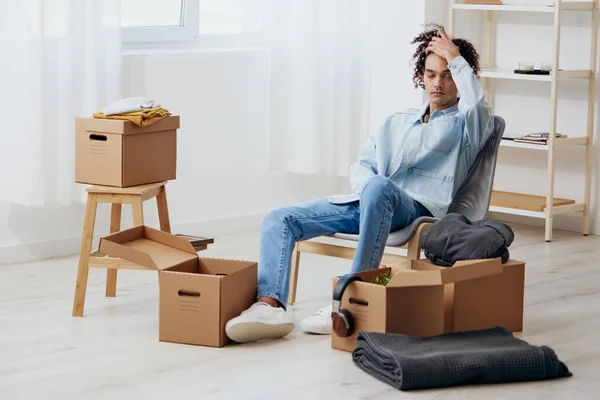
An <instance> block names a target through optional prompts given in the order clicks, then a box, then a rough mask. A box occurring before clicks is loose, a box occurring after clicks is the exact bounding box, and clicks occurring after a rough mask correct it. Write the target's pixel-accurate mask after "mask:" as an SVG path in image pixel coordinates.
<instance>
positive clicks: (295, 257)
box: [288, 243, 301, 305]
mask: <svg viewBox="0 0 600 400" xmlns="http://www.w3.org/2000/svg"><path fill="white" fill-rule="evenodd" d="M299 245H300V244H299V243H296V245H295V246H294V251H293V252H292V270H291V271H290V274H291V275H290V293H289V296H288V304H290V305H291V304H294V303H295V302H296V289H297V288H298V269H299V268H300V254H301V253H300V251H299V249H298V247H299Z"/></svg>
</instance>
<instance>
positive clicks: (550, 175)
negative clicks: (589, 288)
mask: <svg viewBox="0 0 600 400" xmlns="http://www.w3.org/2000/svg"><path fill="white" fill-rule="evenodd" d="M599 2H600V0H589V1H561V0H554V4H553V5H552V6H527V5H509V4H504V5H486V4H463V2H462V0H450V20H449V24H448V27H447V31H448V32H449V33H450V34H451V35H453V34H454V17H455V13H456V12H468V11H470V12H485V13H486V39H487V42H486V49H487V53H486V58H485V64H484V65H483V67H482V70H481V73H480V76H481V78H483V84H484V88H485V91H486V98H488V99H489V102H490V104H491V105H492V107H493V93H492V85H491V81H492V80H503V79H513V80H521V81H538V82H548V83H549V84H550V93H549V96H550V104H551V107H550V116H549V126H548V129H543V128H540V131H542V130H543V131H547V132H549V133H550V139H549V141H548V142H549V143H548V144H547V145H538V144H529V143H522V142H514V141H510V140H502V142H501V146H502V147H505V148H518V149H523V150H536V151H546V152H547V153H548V163H547V190H546V196H534V195H530V194H524V193H507V192H498V191H494V193H493V195H492V205H491V207H490V210H491V211H495V212H500V213H508V214H514V215H524V216H529V217H537V218H544V219H545V220H546V221H545V222H546V224H545V225H546V232H545V239H546V241H548V242H550V241H551V240H552V221H553V216H554V215H557V214H566V213H575V212H579V213H582V214H583V218H582V233H583V234H584V235H586V236H587V235H588V234H589V229H590V215H589V209H590V199H591V183H592V163H593V132H594V107H595V104H594V102H595V96H594V91H595V86H596V52H597V47H598V4H599ZM565 11H578V12H588V13H589V14H590V17H591V29H590V31H591V32H590V35H591V49H590V61H589V69H579V70H561V69H560V66H559V56H560V46H561V43H560V32H561V16H562V13H563V12H565ZM496 12H525V13H550V14H553V16H554V34H553V37H552V50H553V52H552V71H551V73H550V75H524V74H515V73H514V71H513V69H506V68H498V67H497V66H496V65H495V62H494V54H495V49H494V48H493V45H494V43H495V40H494V34H495V32H494V29H493V28H494V24H495V21H494V18H495V13H496ZM559 79H585V80H587V81H588V110H587V111H588V115H587V129H586V134H585V135H575V137H569V138H555V137H554V134H555V133H556V117H557V107H558V80H559ZM507 129H508V130H509V131H510V130H512V131H513V132H518V130H515V129H519V127H514V126H511V124H510V121H507ZM507 136H508V135H507ZM520 136H522V135H520ZM569 136H571V134H570V135H569ZM561 146H583V147H585V149H586V153H585V184H584V188H583V192H584V196H583V198H584V202H583V203H576V202H575V201H574V200H569V199H558V198H555V197H554V161H555V157H556V154H555V151H554V150H555V149H556V148H557V147H561Z"/></svg>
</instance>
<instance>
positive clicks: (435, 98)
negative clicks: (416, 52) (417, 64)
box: [423, 53, 458, 110]
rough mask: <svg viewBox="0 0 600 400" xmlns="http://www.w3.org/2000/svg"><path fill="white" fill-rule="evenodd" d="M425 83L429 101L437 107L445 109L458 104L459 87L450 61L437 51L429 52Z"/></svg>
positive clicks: (424, 76)
mask: <svg viewBox="0 0 600 400" xmlns="http://www.w3.org/2000/svg"><path fill="white" fill-rule="evenodd" d="M423 84H424V85H425V91H426V92H427V96H428V97H429V101H430V103H431V104H432V105H433V106H434V107H435V108H437V109H441V110H443V109H444V108H448V107H450V106H453V105H454V104H456V101H457V97H458V89H457V88H456V85H455V84H454V80H453V79H452V74H451V73H450V70H449V69H448V63H447V62H446V60H445V59H444V58H442V57H440V56H438V55H437V54H435V53H431V54H429V55H428V56H427V59H426V60H425V72H424V74H423Z"/></svg>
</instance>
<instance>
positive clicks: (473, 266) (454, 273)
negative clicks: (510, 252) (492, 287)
mask: <svg viewBox="0 0 600 400" xmlns="http://www.w3.org/2000/svg"><path fill="white" fill-rule="evenodd" d="M411 267H412V269H413V270H416V271H427V272H431V271H434V272H437V273H439V274H440V280H441V282H442V283H444V284H446V283H454V282H460V281H465V280H468V279H477V278H481V277H484V276H489V275H495V274H501V273H502V260H501V259H500V258H490V259H481V260H462V261H457V262H455V263H454V265H453V266H452V267H441V266H439V265H435V264H433V263H432V262H431V261H429V260H413V261H412V265H411Z"/></svg>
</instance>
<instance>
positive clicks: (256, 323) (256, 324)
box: [225, 302, 294, 343]
mask: <svg viewBox="0 0 600 400" xmlns="http://www.w3.org/2000/svg"><path fill="white" fill-rule="evenodd" d="M293 330H294V323H293V322H292V321H291V320H290V319H289V317H288V315H287V313H286V312H285V310H284V309H283V308H275V307H271V306H270V305H268V304H267V303H262V302H258V303H254V304H252V306H251V307H250V308H249V309H247V310H246V311H243V312H242V314H241V315H240V316H239V317H235V318H233V319H231V320H229V321H228V322H227V324H226V325H225V333H226V334H227V337H229V339H231V340H233V341H234V342H238V343H249V342H256V341H257V340H262V339H278V338H281V337H284V336H286V335H288V334H289V333H290V332H292V331H293Z"/></svg>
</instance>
